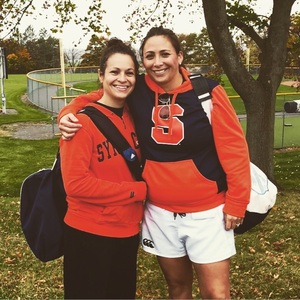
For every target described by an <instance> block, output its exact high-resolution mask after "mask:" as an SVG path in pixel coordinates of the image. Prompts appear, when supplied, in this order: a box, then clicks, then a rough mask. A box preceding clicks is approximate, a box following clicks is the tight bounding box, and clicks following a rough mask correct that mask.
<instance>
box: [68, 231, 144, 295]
mask: <svg viewBox="0 0 300 300" xmlns="http://www.w3.org/2000/svg"><path fill="white" fill-rule="evenodd" d="M138 246H139V235H138V234H137V235H135V236H132V237H129V238H111V237H104V236H98V235H94V234H90V233H86V232H83V231H79V230H77V229H74V228H71V227H69V226H67V225H66V226H65V244H64V247H65V248H64V289H65V299H134V298H135V291H136V260H137V251H138Z"/></svg>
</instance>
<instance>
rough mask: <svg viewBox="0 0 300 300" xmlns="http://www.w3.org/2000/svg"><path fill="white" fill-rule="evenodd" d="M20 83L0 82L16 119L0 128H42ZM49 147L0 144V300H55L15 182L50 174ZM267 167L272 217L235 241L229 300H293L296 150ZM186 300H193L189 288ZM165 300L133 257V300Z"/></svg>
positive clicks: (298, 289)
mask: <svg viewBox="0 0 300 300" xmlns="http://www.w3.org/2000/svg"><path fill="white" fill-rule="evenodd" d="M24 78H25V77H24V76H23V75H10V77H9V80H7V81H6V82H5V83H6V87H7V90H6V94H7V98H8V103H7V108H14V109H16V110H18V114H17V115H5V116H3V115H0V125H1V124H5V123H10V122H21V121H31V120H35V121H47V120H48V121H50V117H49V115H48V114H45V113H43V112H40V111H38V110H36V109H35V108H33V107H32V106H29V105H27V104H24V103H23V102H22V101H21V100H20V97H21V95H22V94H24V92H25V91H26V84H25V83H24ZM96 88H97V87H96ZM288 122H290V123H292V122H294V121H292V120H289V121H288ZM293 124H294V123H293ZM297 126H298V125H297ZM295 127H296V126H295ZM289 129H292V127H286V128H285V130H286V132H287V131H288V130H289ZM286 134H287V133H286ZM57 146H58V139H57V138H53V139H49V140H40V141H30V140H19V139H13V138H10V137H0V157H1V165H0V171H1V172H0V232H1V243H0V299H61V298H63V281H62V279H63V274H62V259H57V260H55V261H52V262H49V263H42V262H40V261H38V260H37V259H36V258H35V257H34V256H33V254H32V253H31V251H30V249H29V248H28V246H27V243H26V241H25V239H24V236H23V234H22V231H21V228H20V221H19V218H20V214H19V205H20V204H19V191H20V185H21V182H22V180H23V179H24V178H25V177H26V176H27V175H29V174H30V173H32V172H34V171H36V170H38V169H40V168H43V167H50V166H51V165H52V162H53V160H54V157H55V154H56V150H57ZM274 162H275V177H276V179H277V184H278V187H279V195H278V198H277V202H276V205H275V207H274V209H273V210H272V211H271V213H270V214H269V216H268V217H267V219H266V220H265V221H264V222H263V223H262V224H261V225H259V226H257V227H256V228H254V229H252V230H251V231H249V232H248V233H246V234H244V235H240V236H237V237H236V246H237V255H236V256H234V257H233V259H232V264H231V294H232V298H233V299H270V298H272V299H299V295H300V281H299V278H300V255H299V253H300V235H299V219H300V212H299V203H300V180H299V178H300V149H299V148H298V149H297V148H294V149H283V150H275V151H274ZM193 294H194V297H195V298H198V290H197V285H196V283H195V285H194V291H193ZM167 297H168V294H167V290H166V284H165V281H164V279H163V276H162V273H161V272H160V269H159V267H158V264H157V261H156V258H155V257H154V256H152V255H149V254H146V253H144V252H143V251H141V250H140V251H139V256H138V286H137V298H140V299H165V298H167Z"/></svg>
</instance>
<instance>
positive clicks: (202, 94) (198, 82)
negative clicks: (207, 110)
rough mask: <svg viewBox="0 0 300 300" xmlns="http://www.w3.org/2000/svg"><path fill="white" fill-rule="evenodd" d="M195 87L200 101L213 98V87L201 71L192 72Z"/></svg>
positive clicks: (191, 76) (191, 78)
mask: <svg viewBox="0 0 300 300" xmlns="http://www.w3.org/2000/svg"><path fill="white" fill-rule="evenodd" d="M189 78H190V80H191V83H192V86H193V89H194V91H195V93H196V95H197V97H198V102H199V103H201V102H203V101H206V100H210V99H211V89H210V88H209V86H208V83H207V80H206V78H205V77H203V76H202V74H200V73H194V74H190V75H189Z"/></svg>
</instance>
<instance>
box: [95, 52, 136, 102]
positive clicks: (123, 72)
mask: <svg viewBox="0 0 300 300" xmlns="http://www.w3.org/2000/svg"><path fill="white" fill-rule="evenodd" d="M99 79H100V81H101V83H102V85H103V90H104V96H103V101H102V102H103V103H104V102H105V104H107V105H109V106H112V107H120V106H123V104H124V101H125V100H126V98H127V96H128V95H129V94H130V93H131V92H132V91H133V89H134V85H135V81H136V74H135V66H134V62H133V61H132V59H131V57H130V56H129V55H127V54H121V53H115V54H113V55H111V56H110V57H109V59H108V60H107V63H106V68H105V71H104V74H99Z"/></svg>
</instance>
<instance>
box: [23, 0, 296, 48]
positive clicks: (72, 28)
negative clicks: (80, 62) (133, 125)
mask: <svg viewBox="0 0 300 300" xmlns="http://www.w3.org/2000/svg"><path fill="white" fill-rule="evenodd" d="M36 1H37V3H38V2H39V0H36ZM147 1H149V0H140V2H142V3H147ZM184 1H186V2H187V3H188V2H190V0H184ZM74 2H75V3H76V4H77V5H78V10H79V11H81V12H82V13H83V15H84V14H85V12H86V11H87V8H88V6H89V5H90V4H91V3H92V0H74ZM130 2H131V1H130V0H102V3H103V4H102V8H103V9H104V10H106V16H104V19H103V22H104V23H105V24H107V25H108V26H109V28H110V31H111V33H112V34H111V37H118V38H120V39H122V40H129V36H130V33H129V32H128V31H127V28H128V24H127V23H126V22H125V21H124V19H123V16H124V15H125V14H126V13H128V12H130V9H129V8H128V5H129V3H130ZM200 2H201V1H200ZM40 3H41V2H40ZM148 3H149V2H148ZM272 5H273V0H257V9H256V11H257V12H258V13H261V14H268V13H270V12H271V8H272ZM36 7H37V8H38V7H39V4H36ZM299 11H300V0H297V1H296V2H295V4H294V5H293V8H292V13H295V12H299ZM173 13H174V19H173V20H170V22H171V23H172V24H170V26H168V27H169V28H171V29H173V30H174V31H175V32H176V33H177V34H180V33H193V32H200V30H201V29H202V28H203V27H205V21H204V16H203V14H202V12H198V13H196V14H194V16H191V15H189V14H188V13H187V12H183V13H181V14H179V13H178V11H177V10H174V12H173ZM189 20H192V23H191V22H190V21H189ZM29 25H32V26H33V27H34V29H35V31H36V34H38V32H39V30H40V29H41V28H46V29H47V30H49V29H50V28H51V27H53V23H52V22H51V12H49V13H48V19H46V18H43V17H38V18H36V19H33V18H28V17H27V18H24V19H23V21H22V23H21V27H20V31H21V32H24V30H25V29H26V28H27V26H29ZM149 29H150V28H145V32H144V33H146V32H147V31H148V30H149ZM49 33H50V30H49ZM51 35H52V36H54V37H56V38H60V39H61V41H62V45H63V48H64V49H65V50H67V49H72V48H74V43H75V44H77V43H78V42H79V40H80V39H81V43H80V45H78V48H79V49H83V50H84V49H85V48H86V46H87V45H88V42H89V39H90V36H86V37H83V33H82V31H81V28H80V26H79V25H78V26H76V25H74V24H70V25H67V26H65V27H64V29H63V33H62V34H56V35H55V34H51Z"/></svg>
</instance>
